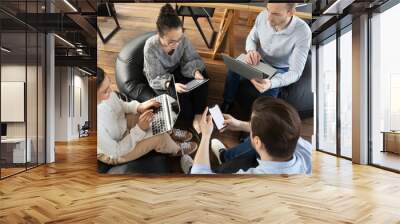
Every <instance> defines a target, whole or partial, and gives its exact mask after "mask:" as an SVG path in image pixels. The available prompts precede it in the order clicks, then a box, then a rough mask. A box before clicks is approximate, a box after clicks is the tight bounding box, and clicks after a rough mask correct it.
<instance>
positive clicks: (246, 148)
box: [221, 137, 259, 162]
mask: <svg viewBox="0 0 400 224" xmlns="http://www.w3.org/2000/svg"><path fill="white" fill-rule="evenodd" d="M221 157H222V158H221V159H222V161H223V162H229V161H231V160H234V159H236V158H240V157H242V158H243V157H254V158H256V157H259V155H258V153H257V152H256V150H255V149H254V148H253V146H252V145H251V140H250V138H249V137H248V138H246V140H244V142H242V143H240V144H239V145H237V146H235V147H233V148H231V149H228V150H225V151H224V152H223V153H222V155H221Z"/></svg>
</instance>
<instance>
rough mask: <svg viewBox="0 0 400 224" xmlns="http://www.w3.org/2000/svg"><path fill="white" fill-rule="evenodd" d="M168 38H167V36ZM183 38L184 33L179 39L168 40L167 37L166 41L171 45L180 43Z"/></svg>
mask: <svg viewBox="0 0 400 224" xmlns="http://www.w3.org/2000/svg"><path fill="white" fill-rule="evenodd" d="M165 39H166V38H165ZM182 40H183V35H182V36H181V37H180V38H179V39H178V40H167V39H166V42H167V44H168V45H169V46H171V45H177V44H179V43H180V42H182Z"/></svg>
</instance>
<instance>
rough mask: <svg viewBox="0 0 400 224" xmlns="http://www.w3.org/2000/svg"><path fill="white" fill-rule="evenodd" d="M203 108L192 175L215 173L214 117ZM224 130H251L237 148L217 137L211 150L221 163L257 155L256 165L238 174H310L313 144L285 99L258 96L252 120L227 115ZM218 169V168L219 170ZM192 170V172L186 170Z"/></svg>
mask: <svg viewBox="0 0 400 224" xmlns="http://www.w3.org/2000/svg"><path fill="white" fill-rule="evenodd" d="M207 112H208V111H207V110H205V111H204V113H203V116H202V120H201V123H200V127H201V129H202V133H203V134H202V138H201V141H200V145H199V149H198V150H197V153H196V157H195V159H194V162H193V166H192V168H191V171H190V173H191V174H212V173H213V171H212V170H211V166H210V155H209V143H210V140H211V134H212V132H213V129H214V125H213V121H212V117H211V116H207ZM224 117H225V125H226V128H225V129H224V130H231V131H246V132H250V137H249V138H248V139H247V140H246V141H245V142H243V143H241V144H239V145H237V146H236V147H234V148H231V149H226V147H225V146H224V145H223V144H222V143H221V142H220V141H219V140H217V139H212V140H211V149H212V151H213V152H214V154H215V155H216V157H217V158H218V161H219V163H220V164H222V165H223V164H224V163H227V162H229V161H233V162H234V161H235V160H236V159H238V158H240V157H242V156H244V155H246V156H254V158H255V159H256V160H257V165H256V167H253V168H250V169H247V170H244V169H240V170H239V171H238V172H236V173H238V174H310V173H311V165H312V164H311V157H312V146H311V144H310V143H309V142H307V141H306V140H304V139H302V138H301V137H300V128H301V120H300V117H299V115H298V113H297V111H296V110H295V109H294V108H293V107H292V106H290V105H289V104H288V103H286V102H284V101H283V100H280V99H276V98H273V97H268V96H261V97H259V98H258V99H257V100H256V101H255V102H254V104H253V109H252V115H251V120H250V122H245V121H240V120H237V119H235V118H234V117H232V116H230V115H224ZM216 170H218V169H216ZM187 172H189V171H187Z"/></svg>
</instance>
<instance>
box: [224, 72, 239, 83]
mask: <svg viewBox="0 0 400 224" xmlns="http://www.w3.org/2000/svg"><path fill="white" fill-rule="evenodd" d="M226 80H227V81H239V80H240V75H239V74H237V73H236V72H233V71H231V70H228V74H227V76H226Z"/></svg>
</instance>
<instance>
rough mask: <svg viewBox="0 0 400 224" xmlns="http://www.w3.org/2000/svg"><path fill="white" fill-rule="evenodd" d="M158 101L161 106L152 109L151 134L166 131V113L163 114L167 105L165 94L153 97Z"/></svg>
mask: <svg viewBox="0 0 400 224" xmlns="http://www.w3.org/2000/svg"><path fill="white" fill-rule="evenodd" d="M155 99H156V100H157V101H158V102H160V104H161V106H160V107H159V108H157V109H155V110H154V111H153V113H154V117H153V121H152V122H151V130H152V132H153V135H156V134H160V133H164V132H167V131H168V125H167V123H166V121H167V114H165V110H164V107H167V106H168V105H167V98H166V95H161V96H157V97H156V98H155Z"/></svg>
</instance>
